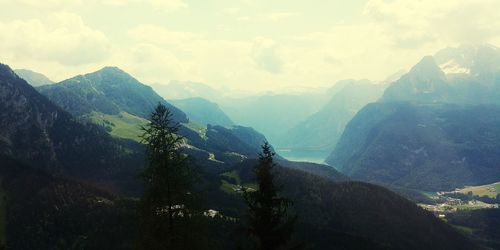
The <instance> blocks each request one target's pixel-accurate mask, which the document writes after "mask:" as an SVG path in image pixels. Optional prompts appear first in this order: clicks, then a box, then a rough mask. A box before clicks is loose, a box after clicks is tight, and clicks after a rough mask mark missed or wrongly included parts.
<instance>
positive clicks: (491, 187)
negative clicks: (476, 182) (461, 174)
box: [457, 182, 500, 198]
mask: <svg viewBox="0 0 500 250" xmlns="http://www.w3.org/2000/svg"><path fill="white" fill-rule="evenodd" d="M457 191H458V192H460V193H464V194H467V193H469V192H472V193H473V194H474V195H478V196H488V197H491V198H496V197H497V195H498V194H500V182H497V183H492V184H488V185H482V186H472V187H465V188H462V189H459V190H457Z"/></svg>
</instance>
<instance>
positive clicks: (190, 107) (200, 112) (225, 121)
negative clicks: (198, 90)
mask: <svg viewBox="0 0 500 250" xmlns="http://www.w3.org/2000/svg"><path fill="white" fill-rule="evenodd" d="M170 102H171V103H172V104H173V105H175V106H176V107H178V108H180V109H181V110H182V111H184V112H185V113H186V115H187V116H188V117H189V119H190V120H194V121H197V122H201V123H203V124H211V125H221V126H225V127H229V126H233V125H235V124H234V122H233V121H232V120H231V119H230V118H229V117H228V116H227V115H226V114H225V113H224V111H222V109H221V108H220V107H219V105H217V103H215V102H211V101H209V100H206V99H204V98H201V97H193V98H187V99H178V100H170Z"/></svg>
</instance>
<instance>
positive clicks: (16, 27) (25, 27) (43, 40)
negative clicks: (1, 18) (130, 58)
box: [0, 12, 111, 65]
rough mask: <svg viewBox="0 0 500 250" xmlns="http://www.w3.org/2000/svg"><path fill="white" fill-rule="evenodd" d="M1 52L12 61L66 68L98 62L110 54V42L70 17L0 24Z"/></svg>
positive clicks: (73, 16)
mask: <svg viewBox="0 0 500 250" xmlns="http://www.w3.org/2000/svg"><path fill="white" fill-rule="evenodd" d="M0 34H4V35H3V36H2V37H1V38H0V51H1V54H2V55H3V57H4V58H7V59H9V60H11V61H26V60H40V61H53V62H58V63H61V64H67V65H80V64H87V63H93V62H99V61H102V60H104V59H106V57H107V56H109V53H110V47H111V45H110V42H109V40H108V39H107V37H106V36H105V35H104V34H103V33H102V32H100V31H97V30H94V29H92V28H90V27H88V26H86V25H85V24H84V23H83V21H82V19H81V18H80V17H79V16H78V15H75V14H72V13H64V12H61V13H57V14H52V15H50V16H49V17H48V18H47V19H46V20H43V21H42V20H39V19H31V20H26V21H20V20H16V21H12V22H5V23H1V22H0Z"/></svg>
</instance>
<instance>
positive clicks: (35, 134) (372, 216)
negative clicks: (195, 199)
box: [0, 65, 476, 249]
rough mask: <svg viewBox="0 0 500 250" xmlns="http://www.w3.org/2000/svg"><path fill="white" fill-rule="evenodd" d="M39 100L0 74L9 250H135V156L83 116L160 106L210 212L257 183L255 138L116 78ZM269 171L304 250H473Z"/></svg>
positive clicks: (299, 178)
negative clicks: (290, 205)
mask: <svg viewBox="0 0 500 250" xmlns="http://www.w3.org/2000/svg"><path fill="white" fill-rule="evenodd" d="M38 91H40V93H43V95H42V94H40V93H38V92H37V90H35V89H34V88H33V87H32V86H30V85H29V84H28V83H27V82H26V81H24V80H23V79H21V78H20V77H18V76H17V75H16V74H15V73H14V72H13V71H12V70H10V68H9V67H8V66H6V65H1V67H0V111H1V113H0V114H1V116H0V118H1V119H0V124H1V125H2V130H1V132H0V133H1V134H0V138H1V147H0V149H1V152H2V154H0V161H1V162H2V168H0V175H1V177H2V192H6V193H7V196H6V197H7V199H6V202H7V206H6V209H7V210H6V211H7V214H8V215H9V216H8V217H6V225H7V226H6V229H7V233H6V234H7V239H8V240H7V246H8V247H11V248H17V249H32V248H37V249H68V248H74V247H80V248H93V249H99V248H103V249H109V248H116V247H118V248H121V249H131V248H133V246H134V235H137V230H138V227H137V225H136V224H134V223H135V222H134V221H135V213H134V212H135V206H136V205H137V196H138V195H140V193H141V188H140V185H139V184H138V180H137V173H138V171H139V170H140V169H141V166H142V162H143V160H144V156H143V154H142V153H141V152H142V150H143V149H142V146H141V144H140V143H137V142H135V141H133V140H130V139H125V137H119V136H115V135H113V134H112V133H111V134H110V131H109V130H107V127H104V126H101V124H95V122H94V121H95V120H91V119H88V118H89V117H88V116H91V115H94V114H96V113H98V114H99V115H108V116H116V117H119V116H120V114H121V115H124V114H129V115H131V116H135V117H138V118H141V119H147V118H148V114H149V112H151V109H152V107H153V106H154V105H155V103H157V101H158V102H164V104H165V105H169V107H171V108H172V110H173V112H174V114H175V119H176V121H179V122H181V124H182V127H181V130H180V133H181V135H183V136H184V137H185V138H186V140H185V143H184V144H183V149H184V150H185V151H184V152H186V153H188V154H190V155H191V156H193V157H194V158H195V159H196V164H198V165H200V166H201V167H202V169H203V170H204V171H202V173H203V175H202V177H201V178H202V180H201V181H200V183H199V185H203V186H201V187H203V190H205V191H206V194H207V200H208V201H207V205H206V206H207V209H216V210H217V211H220V212H221V213H222V214H224V215H228V216H234V217H241V216H243V214H244V211H245V210H244V208H243V207H242V206H243V199H242V196H241V194H239V193H237V192H234V191H231V190H232V189H231V188H230V187H233V186H235V185H240V184H241V185H243V184H244V185H246V184H252V183H255V180H254V179H253V178H254V177H253V176H254V175H253V166H254V165H255V164H256V161H255V160H254V159H253V158H255V157H257V153H258V152H259V151H260V145H261V144H262V141H264V140H266V138H265V137H264V135H263V134H260V133H258V132H257V131H255V130H254V129H252V128H248V127H242V126H231V127H223V126H219V125H206V126H204V125H200V124H199V123H196V122H192V121H189V119H188V118H187V116H186V115H185V113H184V112H182V111H181V110H180V109H177V108H176V107H174V106H173V105H171V104H169V103H168V101H165V100H163V99H162V98H161V97H160V98H158V97H159V96H158V95H156V94H155V92H154V91H152V90H151V89H150V88H148V87H146V86H144V85H143V84H141V83H140V82H137V81H136V80H135V79H133V78H132V77H131V76H130V75H128V74H126V73H125V72H123V71H121V70H119V69H117V68H104V69H103V70H100V71H98V72H94V73H90V74H86V75H82V76H77V77H74V78H71V79H68V80H65V81H63V82H61V83H56V84H52V85H49V86H42V87H40V88H38ZM154 98H156V99H154ZM153 102H154V103H153ZM76 103H79V105H80V104H81V105H82V107H80V106H77V105H76ZM285 103H286V102H285ZM361 112H362V111H360V112H359V113H361ZM108 122H109V121H108ZM109 126H111V127H113V125H109ZM115 126H117V125H116V124H115ZM4 128H5V129H4ZM348 128H349V125H348V126H347V129H348ZM347 129H346V131H347ZM276 159H277V160H278V159H280V157H279V156H277V157H276ZM278 162H279V165H280V166H278V167H277V168H276V174H277V180H278V182H279V184H280V186H283V187H284V190H283V191H284V192H285V193H286V194H287V195H288V196H289V197H290V198H291V199H293V200H294V201H295V209H296V210H297V212H298V214H300V219H299V220H298V222H297V239H298V240H300V241H302V242H306V243H307V246H308V247H309V248H312V249H325V248H330V247H331V246H333V245H335V246H338V247H339V248H340V249H367V248H369V249H401V248H405V249H471V248H475V247H476V246H475V245H474V243H472V242H471V241H470V240H468V239H467V238H466V237H464V236H463V235H461V234H460V233H458V232H457V231H455V230H454V229H453V228H452V227H451V226H449V225H447V224H446V223H444V222H443V221H441V220H439V219H438V218H436V217H435V216H434V215H432V214H431V213H430V212H426V211H424V210H423V209H421V208H419V207H418V206H416V205H415V204H414V203H412V202H410V201H409V200H407V199H405V198H402V197H400V196H399V195H397V194H395V193H394V192H392V191H389V190H387V189H385V188H382V187H379V186H376V185H373V184H367V183H360V182H351V181H349V178H348V177H346V176H344V175H343V174H341V173H338V172H337V171H336V170H335V169H333V168H331V167H329V166H326V165H321V164H310V163H300V162H296V163H289V162H287V161H284V160H281V159H280V160H279V161H278ZM134 179H135V181H134ZM3 180H6V181H3ZM233 183H234V184H233ZM236 221H237V220H220V221H218V220H217V219H215V220H213V222H212V224H210V225H209V227H210V228H211V229H212V230H210V232H211V233H213V235H214V237H220V239H221V242H223V243H224V244H229V245H224V246H226V248H227V249H234V247H235V246H234V245H231V244H233V243H235V242H236V241H235V240H234V237H233V236H231V235H230V234H228V233H227V232H228V231H227V230H228V229H231V228H234V229H236V227H237V223H236ZM0 222H2V220H0ZM117 234H119V235H120V237H116V236H117Z"/></svg>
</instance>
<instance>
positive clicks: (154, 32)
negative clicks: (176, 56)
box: [128, 25, 202, 46]
mask: <svg viewBox="0 0 500 250" xmlns="http://www.w3.org/2000/svg"><path fill="white" fill-rule="evenodd" d="M128 34H129V35H130V36H131V37H132V38H133V39H134V40H136V41H140V42H142V43H150V44H156V45H161V46H172V45H185V44H186V43H191V42H192V41H194V40H197V39H201V38H202V36H201V35H199V34H195V33H191V32H183V31H174V30H169V29H166V28H163V27H160V26H155V25H139V26H137V27H134V28H132V29H130V30H129V31H128Z"/></svg>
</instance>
